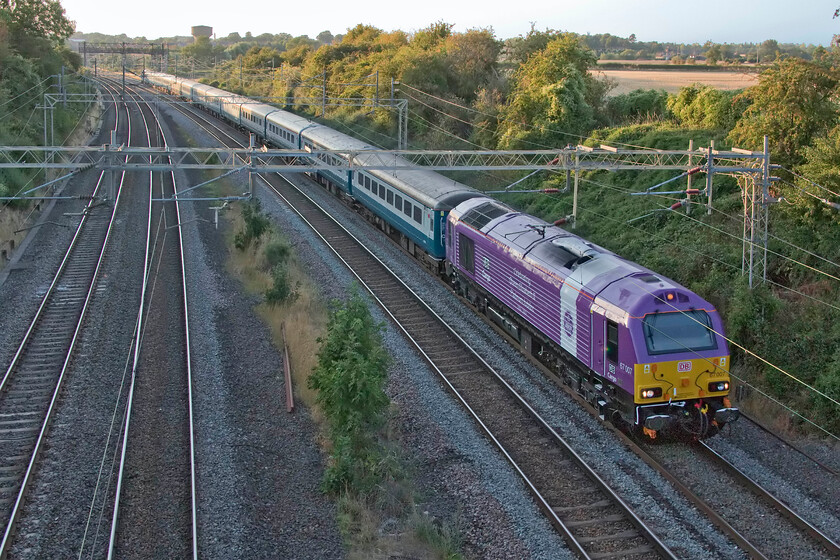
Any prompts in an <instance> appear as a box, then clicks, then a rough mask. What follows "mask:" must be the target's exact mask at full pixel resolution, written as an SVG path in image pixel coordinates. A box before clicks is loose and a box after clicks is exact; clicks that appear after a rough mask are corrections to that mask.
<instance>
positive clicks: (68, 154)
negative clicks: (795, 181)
mask: <svg viewBox="0 0 840 560" xmlns="http://www.w3.org/2000/svg"><path fill="white" fill-rule="evenodd" d="M253 142H254V137H253V135H252V144H253ZM361 154H365V155H366V156H367V157H366V159H365V161H366V165H365V166H364V169H371V170H373V169H377V170H385V171H390V172H393V173H398V172H400V171H407V170H420V169H422V170H430V171H516V170H519V171H536V170H547V171H575V182H574V200H573V210H572V215H571V216H570V218H571V221H572V224H574V220H575V219H576V217H577V192H578V180H579V176H580V172H583V171H596V170H608V171H622V170H635V171H642V170H654V169H656V170H663V169H664V170H673V171H681V172H689V171H692V172H694V171H697V170H702V171H705V172H706V173H707V174H708V177H707V189H708V192H707V196H708V195H709V194H710V193H711V183H712V181H711V175H712V174H714V173H730V174H731V173H735V174H739V175H740V177H741V178H742V179H741V182H742V189H743V196H744V241H743V243H744V247H743V260H742V268H743V271H744V274H747V275H749V278H750V286H752V285H753V283H754V281H755V279H757V278H762V279H764V278H765V276H766V270H767V227H768V207H769V203H770V202H771V200H770V197H769V183H770V181H771V180H772V178H771V177H770V169H771V168H772V166H771V165H770V163H769V156H768V152H767V150H766V148H765V151H764V152H750V151H746V150H737V149H736V150H732V151H717V150H714V149H712V148H711V147H710V148H701V149H696V150H641V149H629V150H624V149H617V148H612V147H610V146H601V147H599V148H590V147H587V146H575V147H567V148H563V149H558V150H498V151H493V150H365V151H330V150H311V151H310V150H288V149H269V148H266V147H261V148H258V147H256V146H255V145H252V146H251V147H247V148H182V147H170V148H167V149H165V148H141V147H127V146H117V145H109V144H106V145H104V146H81V147H66V146H48V147H41V146H0V168H23V169H55V170H64V171H65V172H67V173H68V175H65V176H64V177H67V176H69V174H75V173H78V172H80V171H83V170H86V169H91V168H97V169H104V170H109V171H167V172H168V171H176V170H216V171H219V172H224V175H229V174H231V173H234V172H237V171H247V172H248V173H249V175H250V174H253V173H301V172H315V171H324V170H338V171H342V170H343V171H347V170H354V169H359V168H360V167H359V166H358V165H355V164H354V163H353V161H354V159H355V157H356V156H358V155H361ZM370 154H374V155H375V156H376V157H375V158H370ZM329 155H332V156H336V158H337V159H334V158H330V157H326V156H329ZM318 156H324V157H322V158H319V157H318ZM325 161H340V162H342V163H341V164H329V163H325ZM60 179H62V178H59V179H56V180H54V181H50V182H49V183H48V184H50V183H54V182H56V181H58V180H60ZM199 186H200V185H199ZM193 188H195V187H193ZM759 188H760V192H759ZM190 190H192V189H190ZM246 194H248V193H246ZM709 198H710V197H709Z"/></svg>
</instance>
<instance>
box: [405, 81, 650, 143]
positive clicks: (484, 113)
mask: <svg viewBox="0 0 840 560" xmlns="http://www.w3.org/2000/svg"><path fill="white" fill-rule="evenodd" d="M400 87H407V88H409V89H411V90H413V91H416V92H417V93H421V94H423V95H427V96H429V97H431V98H432V99H436V100H438V101H441V102H443V103H447V104H449V105H452V106H455V107H458V108H460V109H464V110H465V111H470V112H472V113H477V114H479V115H483V116H485V117H490V118H492V119H495V120H496V121H497V122H500V123H502V122H516V124H518V125H521V126H523V127H525V128H530V129H532V130H540V129H541V130H545V131H547V132H555V133H558V134H563V135H566V136H570V137H573V138H577V139H579V140H584V141H585V140H589V139H591V136H584V135H581V134H575V133H572V132H566V131H564V130H558V129H554V128H545V127H536V126H533V125H530V124H528V123H522V122H517V121H514V120H513V119H510V118H502V117H499V116H498V115H493V114H491V113H487V112H485V111H480V110H478V109H475V108H472V107H467V106H464V105H461V104H459V103H455V102H454V101H449V100H447V99H443V98H442V97H438V96H436V95H434V94H432V93H428V92H426V91H423V90H421V89H418V88H415V87H412V86H410V85H408V84H406V83H405V82H401V83H400ZM444 114H446V113H444ZM526 143H528V144H532V145H535V146H541V147H545V148H548V149H552V148H554V147H555V146H544V145H541V144H539V143H536V142H529V141H526ZM613 144H615V145H616V146H627V147H628V148H639V149H643V150H650V149H653V148H651V147H650V146H639V145H635V144H628V143H626V142H613Z"/></svg>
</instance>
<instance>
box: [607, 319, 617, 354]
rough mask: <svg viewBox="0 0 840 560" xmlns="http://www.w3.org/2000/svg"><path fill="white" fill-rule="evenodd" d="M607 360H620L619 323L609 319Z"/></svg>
mask: <svg viewBox="0 0 840 560" xmlns="http://www.w3.org/2000/svg"><path fill="white" fill-rule="evenodd" d="M607 361H608V362H617V361H618V325H616V324H615V323H613V322H612V321H607Z"/></svg>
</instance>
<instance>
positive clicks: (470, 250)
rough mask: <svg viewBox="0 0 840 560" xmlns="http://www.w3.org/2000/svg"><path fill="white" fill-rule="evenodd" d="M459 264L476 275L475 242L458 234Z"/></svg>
mask: <svg viewBox="0 0 840 560" xmlns="http://www.w3.org/2000/svg"><path fill="white" fill-rule="evenodd" d="M458 264H460V265H461V266H462V267H463V268H465V269H466V270H468V271H469V272H472V273H475V245H474V244H473V240H472V239H470V238H469V237H467V236H466V235H464V234H463V233H459V234H458Z"/></svg>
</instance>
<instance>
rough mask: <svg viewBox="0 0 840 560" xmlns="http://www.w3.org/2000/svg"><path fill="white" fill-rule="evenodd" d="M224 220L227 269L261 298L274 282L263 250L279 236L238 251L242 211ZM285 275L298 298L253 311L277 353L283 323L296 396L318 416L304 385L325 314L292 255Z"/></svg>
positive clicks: (266, 237) (280, 369)
mask: <svg viewBox="0 0 840 560" xmlns="http://www.w3.org/2000/svg"><path fill="white" fill-rule="evenodd" d="M237 206H238V205H237ZM227 219H228V221H229V223H230V224H231V225H232V226H233V227H232V228H231V232H230V234H229V239H228V246H229V259H228V267H229V269H230V270H231V272H233V273H234V275H235V276H236V277H237V278H239V279H240V280H241V281H242V283H243V285H244V286H245V289H246V290H247V291H249V292H251V293H254V294H264V293H265V292H266V291H267V290H268V289H269V288H270V287H271V286H272V282H273V279H272V276H271V270H270V267H269V266H268V264H267V262H266V258H265V253H264V250H265V247H266V246H267V245H268V244H269V243H271V242H272V241H278V240H280V236H279V235H278V234H277V233H275V232H273V231H272V232H270V233H269V234H267V235H264V236H263V237H261V238H260V239H259V240H257V241H255V242H253V243H251V244H250V246H249V247H247V248H246V249H245V250H244V251H240V250H238V249H236V248H234V246H233V237H234V235H235V232H237V231H241V230H242V229H243V227H244V220H243V218H242V212H241V210H240V209H239V208H238V207H235V208H234V209H233V210H232V211H231V212H229V213H228V214H227ZM287 272H288V280H289V283H290V284H291V285H292V286H293V287H294V290H295V292H296V293H297V297H296V298H294V299H293V300H292V301H288V302H286V303H282V304H279V305H269V304H268V303H265V302H263V303H260V304H259V305H258V306H257V308H256V311H257V314H258V315H259V316H260V318H261V319H262V320H263V321H264V322H265V323H266V324H267V325H268V327H269V328H270V329H271V334H272V340H273V342H274V345H275V346H276V347H277V348H279V349H282V348H283V337H282V329H281V326H282V325H283V324H284V323H285V325H286V345H287V346H288V348H289V359H290V363H291V367H292V384H293V386H294V392H295V396H296V398H300V399H301V400H302V401H303V402H304V403H305V404H306V405H307V406H308V407H309V408H310V409H312V410H313V412H315V413H317V412H316V409H315V408H313V404H314V402H315V393H314V392H313V391H312V390H311V389H309V387H308V385H307V382H306V381H307V379H308V378H309V373H310V372H311V371H312V369H313V368H314V367H315V364H316V363H317V362H318V357H317V355H316V353H317V351H318V343H317V339H318V337H320V336H321V335H322V334H323V333H324V332H325V331H326V325H327V318H328V313H327V309H326V307H325V305H324V304H323V302H321V301H320V300H319V299H318V296H317V294H316V292H315V288H314V287H313V286H312V283H311V282H310V281H309V278H308V277H307V276H306V275H305V274H304V273H303V271H302V270H301V268H300V266H299V265H298V263H297V260H296V259H295V256H294V254H292V255H290V257H289V259H288V261H287ZM277 375H278V376H280V377H282V376H283V364H282V363H279V364H278V370H277Z"/></svg>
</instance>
